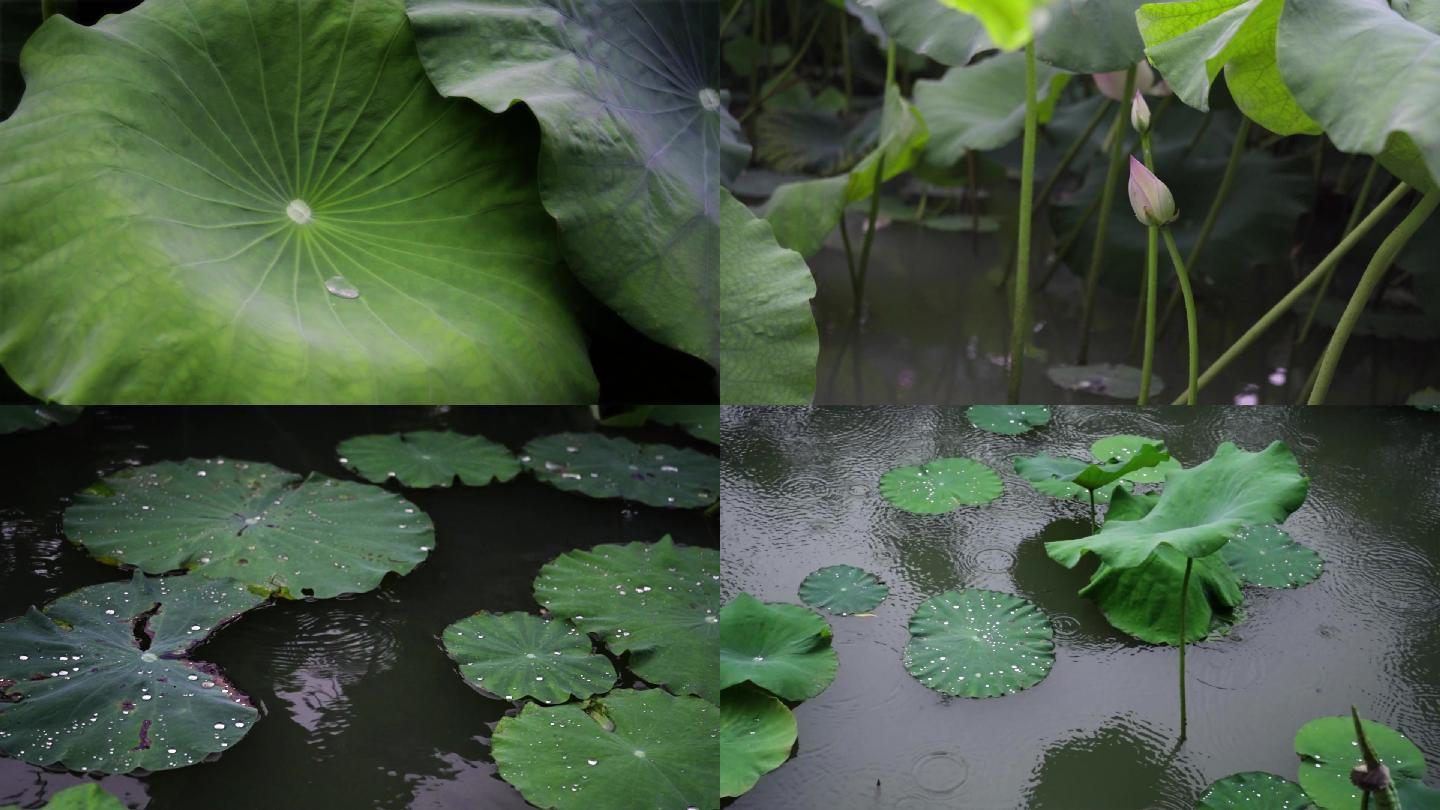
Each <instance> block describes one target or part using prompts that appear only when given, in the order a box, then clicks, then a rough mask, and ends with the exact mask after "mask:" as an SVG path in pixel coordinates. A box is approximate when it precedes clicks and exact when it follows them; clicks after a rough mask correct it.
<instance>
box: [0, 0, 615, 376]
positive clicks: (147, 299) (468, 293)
mask: <svg viewBox="0 0 1440 810" xmlns="http://www.w3.org/2000/svg"><path fill="white" fill-rule="evenodd" d="M23 61H24V69H25V76H26V82H27V85H28V86H27V88H26V94H25V98H24V99H23V100H22V101H21V104H20V107H19V109H18V110H17V111H16V113H15V115H14V116H12V117H11V118H10V119H9V120H8V121H6V122H4V123H3V124H0V155H4V156H5V157H4V160H3V162H0V188H3V189H4V190H5V193H4V194H0V243H3V244H4V245H5V250H4V251H3V254H0V362H3V364H4V366H5V369H6V371H7V372H8V373H9V374H10V376H11V377H12V378H13V379H14V380H15V381H16V382H17V383H18V384H19V385H20V386H21V387H22V388H24V389H25V390H26V391H28V392H30V393H31V394H33V395H35V396H38V397H42V398H44V399H49V400H55V401H59V402H69V403H84V402H104V403H113V402H129V401H146V402H152V401H162V402H174V401H185V402H225V403H237V402H277V401H283V402H288V403H296V402H327V403H328V402H346V401H360V400H363V401H366V402H436V401H442V400H447V399H455V400H464V401H491V402H517V401H518V402H555V401H563V402H574V401H582V402H590V401H593V398H594V395H595V392H596V383H595V377H594V373H593V372H592V370H591V368H590V364H589V360H588V357H587V349H586V345H585V340H584V336H583V334H582V332H581V330H580V327H579V323H578V321H577V319H576V317H575V315H574V313H573V308H574V307H573V301H572V299H573V295H572V293H573V290H572V286H573V285H572V284H571V283H570V281H569V280H568V278H567V276H566V275H565V273H564V272H563V269H562V267H561V264H560V261H559V251H558V246H557V245H556V244H555V242H556V240H555V236H554V222H553V221H552V220H551V219H550V218H549V217H548V216H547V215H546V213H545V209H544V208H543V206H542V205H541V199H540V193H539V191H538V190H537V186H536V180H535V161H534V154H535V153H534V149H535V143H536V136H535V132H534V125H533V123H531V121H530V120H529V119H528V118H527V116H526V115H525V114H524V113H516V114H511V115H505V116H497V115H493V114H490V113H487V112H485V111H484V110H481V109H478V108H476V107H475V106H474V105H471V104H468V103H465V102H459V101H448V100H446V99H443V98H441V97H440V96H439V95H437V94H436V93H435V92H434V91H433V90H432V89H431V88H430V86H429V84H428V82H427V81H426V79H425V72H424V69H423V68H422V66H421V64H420V60H419V58H417V56H416V55H415V49H414V47H413V44H412V40H411V34H410V26H409V24H408V23H407V22H406V20H405V14H404V8H403V4H402V3H401V2H400V0H351V1H350V2H334V3H323V4H305V5H301V4H297V3H295V2H291V0H245V2H238V0H199V2H190V0H151V1H150V2H146V3H143V4H141V5H140V6H138V7H137V8H135V9H133V10H131V11H127V12H125V13H123V14H115V15H110V16H106V17H105V18H103V19H102V20H100V22H98V23H96V24H95V25H94V26H90V27H86V26H81V25H77V24H75V23H73V22H71V21H70V20H68V19H65V18H64V17H61V16H58V15H57V16H55V17H52V18H51V19H49V20H47V21H46V23H45V24H44V25H43V26H41V28H40V30H39V31H38V32H37V33H36V34H35V36H34V37H32V38H31V40H30V41H29V43H27V45H26V47H25V53H24V58H23ZM76 211H84V212H86V213H85V216H84V217H83V221H82V220H77V219H76V217H75V212H76ZM610 252H611V253H614V252H615V251H610Z"/></svg>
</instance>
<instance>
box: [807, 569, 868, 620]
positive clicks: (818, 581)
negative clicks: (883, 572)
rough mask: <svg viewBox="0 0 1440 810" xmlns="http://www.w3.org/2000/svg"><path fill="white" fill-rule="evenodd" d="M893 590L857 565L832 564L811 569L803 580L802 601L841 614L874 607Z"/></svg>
mask: <svg viewBox="0 0 1440 810" xmlns="http://www.w3.org/2000/svg"><path fill="white" fill-rule="evenodd" d="M889 593H890V586H889V585H886V584H885V583H883V582H881V581H880V580H879V579H876V578H875V575H874V574H872V573H870V572H869V571H866V570H865V569H863V568H856V567H855V566H853V565H830V566H826V567H825V568H821V569H819V570H816V571H811V572H810V573H809V575H807V576H806V577H805V579H804V581H802V582H801V583H800V601H801V602H804V603H805V604H807V605H809V606H810V607H813V608H818V609H820V610H823V611H825V612H827V613H834V614H837V615H840V616H848V615H850V614H851V613H865V612H868V611H871V610H874V609H875V608H877V607H879V605H880V603H881V602H883V601H885V597H886V596H888V595H889Z"/></svg>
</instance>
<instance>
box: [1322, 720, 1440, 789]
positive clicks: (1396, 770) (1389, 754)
mask: <svg viewBox="0 0 1440 810" xmlns="http://www.w3.org/2000/svg"><path fill="white" fill-rule="evenodd" d="M1360 722H1361V724H1362V725H1363V726H1364V727H1365V738H1366V740H1368V741H1369V743H1370V747H1371V749H1373V750H1374V752H1375V756H1376V757H1378V758H1379V760H1380V761H1381V762H1382V763H1384V765H1385V767H1386V768H1388V769H1389V770H1390V783H1391V785H1392V786H1393V787H1394V788H1395V792H1396V793H1397V794H1398V795H1399V798H1400V806H1401V807H1403V808H1405V810H1435V808H1440V790H1435V789H1434V788H1432V787H1428V786H1427V785H1426V784H1425V783H1424V782H1423V781H1422V780H1423V779H1424V777H1425V755H1424V754H1422V753H1420V749H1419V748H1416V747H1415V743H1413V742H1411V741H1410V740H1409V739H1408V738H1407V737H1406V736H1405V735H1404V734H1401V733H1400V732H1398V731H1396V730H1395V729H1392V728H1390V727H1389V726H1385V725H1381V724H1380V723H1374V722H1371V721H1369V720H1361V721H1360ZM1295 753H1297V754H1299V755H1300V787H1302V788H1304V789H1305V793H1306V795H1307V796H1309V797H1310V801H1312V802H1314V803H1315V807H1316V808H1318V810H1353V808H1356V807H1359V806H1360V798H1361V797H1360V789H1359V788H1357V787H1355V786H1354V785H1353V784H1351V783H1350V771H1351V770H1352V769H1354V768H1355V767H1356V766H1358V765H1363V764H1364V762H1365V760H1364V758H1363V757H1362V756H1361V755H1360V747H1359V746H1358V745H1357V744H1356V741H1355V721H1354V719H1353V718H1351V717H1349V716H1341V717H1321V718H1319V719H1316V720H1311V721H1310V722H1308V723H1306V724H1305V725H1304V726H1302V727H1301V728H1300V730H1299V731H1298V732H1296V733H1295ZM1370 804H1371V806H1374V805H1375V802H1374V801H1372V802H1370Z"/></svg>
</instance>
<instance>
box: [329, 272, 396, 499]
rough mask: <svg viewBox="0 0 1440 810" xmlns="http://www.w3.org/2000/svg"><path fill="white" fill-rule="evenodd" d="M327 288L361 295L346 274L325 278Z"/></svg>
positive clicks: (336, 292) (347, 295) (342, 295)
mask: <svg viewBox="0 0 1440 810" xmlns="http://www.w3.org/2000/svg"><path fill="white" fill-rule="evenodd" d="M325 289H327V290H329V291H330V294H331V295H334V296H338V297H340V298H359V297H360V291H359V290H357V289H355V285H354V284H351V283H350V282H348V281H346V280H345V277H344V276H331V277H330V278H327V279H325ZM391 475H394V473H391Z"/></svg>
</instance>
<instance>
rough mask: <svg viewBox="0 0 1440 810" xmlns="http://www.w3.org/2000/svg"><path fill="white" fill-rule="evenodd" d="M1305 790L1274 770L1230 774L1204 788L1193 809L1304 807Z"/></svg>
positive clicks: (1285, 809) (1280, 809) (1282, 809)
mask: <svg viewBox="0 0 1440 810" xmlns="http://www.w3.org/2000/svg"><path fill="white" fill-rule="evenodd" d="M1309 806H1310V800H1309V799H1308V798H1306V796H1305V791H1303V790H1301V789H1300V786H1299V785H1297V784H1295V783H1294V782H1291V781H1290V780H1288V779H1281V778H1280V777H1278V776H1276V775H1275V774H1273V773H1263V772H1261V771H1247V772H1245V773H1236V774H1231V775H1229V776H1227V777H1225V778H1224V779H1221V780H1219V781H1218V782H1214V783H1213V784H1211V785H1210V787H1208V788H1206V789H1205V793H1204V794H1203V795H1202V796H1201V797H1200V802H1199V804H1196V805H1195V810H1305V808H1307V807H1309Z"/></svg>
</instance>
